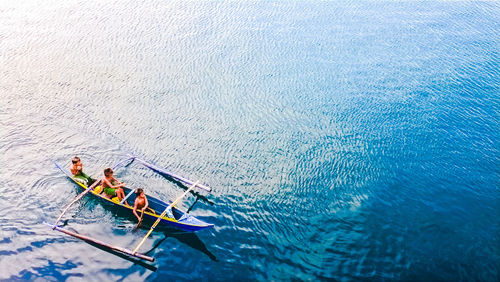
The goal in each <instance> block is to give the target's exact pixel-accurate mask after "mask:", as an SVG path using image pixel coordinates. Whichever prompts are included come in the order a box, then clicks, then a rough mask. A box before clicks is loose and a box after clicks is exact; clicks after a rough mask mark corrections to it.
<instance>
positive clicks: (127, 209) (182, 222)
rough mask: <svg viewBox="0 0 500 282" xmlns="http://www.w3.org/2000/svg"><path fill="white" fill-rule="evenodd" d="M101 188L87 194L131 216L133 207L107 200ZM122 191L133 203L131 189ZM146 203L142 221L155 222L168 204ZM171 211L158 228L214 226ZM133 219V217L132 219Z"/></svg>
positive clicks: (77, 182)
mask: <svg viewBox="0 0 500 282" xmlns="http://www.w3.org/2000/svg"><path fill="white" fill-rule="evenodd" d="M55 165H56V167H57V168H59V169H60V170H61V171H62V172H63V173H64V174H65V175H66V176H67V177H68V178H70V179H71V180H72V181H73V182H75V183H76V184H78V186H80V187H81V188H83V189H84V190H87V189H89V187H87V185H86V184H85V183H82V181H81V179H79V178H75V177H73V175H72V174H71V173H70V172H69V171H68V170H67V169H64V168H62V167H61V166H60V165H59V164H57V163H55ZM100 187H101V186H96V187H95V188H94V189H93V190H91V191H90V193H89V194H92V195H93V196H94V197H96V198H99V199H101V200H103V201H105V202H108V203H111V204H113V205H114V206H115V207H117V208H119V209H120V210H122V211H123V212H124V213H129V214H130V215H133V213H132V211H133V206H128V205H125V204H124V203H120V202H119V201H118V198H117V197H114V198H112V199H109V198H107V197H106V196H104V193H102V189H101V188H100ZM123 191H124V193H125V195H127V201H128V202H129V203H130V204H132V203H134V201H135V197H136V196H135V193H133V189H129V188H126V187H123ZM147 198H148V202H149V207H150V208H151V209H152V210H153V211H154V212H153V211H152V210H149V209H148V210H146V211H145V212H144V221H156V220H157V219H158V218H160V215H161V213H162V211H164V210H165V209H166V208H167V207H168V206H169V204H168V203H165V202H163V201H161V200H159V199H156V198H154V197H151V196H147ZM171 208H172V209H171V210H172V215H173V218H171V217H169V216H167V215H164V216H163V217H161V220H160V221H159V225H160V226H168V227H174V228H178V229H181V230H184V231H198V230H201V229H205V228H209V227H213V226H214V225H213V224H211V223H207V222H204V221H202V220H199V219H197V218H196V217H194V216H192V215H189V214H187V213H184V212H183V211H181V210H179V209H178V208H176V207H175V206H172V207H171ZM134 218H135V217H134Z"/></svg>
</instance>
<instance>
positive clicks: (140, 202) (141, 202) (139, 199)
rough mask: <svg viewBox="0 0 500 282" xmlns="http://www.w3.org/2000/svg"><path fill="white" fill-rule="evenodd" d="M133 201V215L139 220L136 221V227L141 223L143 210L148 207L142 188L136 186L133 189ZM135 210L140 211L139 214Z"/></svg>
mask: <svg viewBox="0 0 500 282" xmlns="http://www.w3.org/2000/svg"><path fill="white" fill-rule="evenodd" d="M135 195H136V198H135V202H134V210H133V212H134V215H135V217H137V220H139V223H137V227H139V226H141V223H142V218H143V216H144V211H145V210H146V209H147V208H148V206H149V203H148V199H147V198H146V195H145V194H144V190H142V188H137V189H136V190H135ZM137 210H140V211H141V216H139V215H138V214H137Z"/></svg>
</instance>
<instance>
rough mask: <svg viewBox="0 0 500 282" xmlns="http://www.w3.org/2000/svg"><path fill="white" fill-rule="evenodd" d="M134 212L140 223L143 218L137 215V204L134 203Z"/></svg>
mask: <svg viewBox="0 0 500 282" xmlns="http://www.w3.org/2000/svg"><path fill="white" fill-rule="evenodd" d="M132 212H133V213H134V215H135V217H137V220H139V222H140V221H141V218H140V217H139V215H138V214H137V202H135V203H134V210H133V211H132Z"/></svg>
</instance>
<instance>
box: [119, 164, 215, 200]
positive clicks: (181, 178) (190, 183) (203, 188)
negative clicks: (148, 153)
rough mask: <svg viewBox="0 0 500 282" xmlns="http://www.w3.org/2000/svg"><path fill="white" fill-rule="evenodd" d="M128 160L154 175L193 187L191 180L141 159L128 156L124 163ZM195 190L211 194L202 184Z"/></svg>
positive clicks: (209, 189) (210, 189)
mask: <svg viewBox="0 0 500 282" xmlns="http://www.w3.org/2000/svg"><path fill="white" fill-rule="evenodd" d="M129 160H135V161H137V162H139V163H140V164H142V165H143V166H145V167H147V168H149V169H151V170H153V171H154V172H156V173H160V174H166V175H168V176H170V177H172V178H173V179H176V180H178V181H180V182H183V183H186V184H188V185H193V184H194V183H195V182H194V181H192V180H189V179H187V178H184V177H182V176H179V175H177V174H174V173H172V172H170V171H167V170H165V169H163V168H160V167H157V166H155V165H154V164H151V163H148V162H146V161H144V160H141V159H139V158H137V157H134V156H132V155H130V157H129V158H128V159H126V160H125V161H129ZM125 161H123V162H125ZM196 188H200V189H202V190H205V191H207V192H212V188H210V187H208V186H206V185H203V184H196Z"/></svg>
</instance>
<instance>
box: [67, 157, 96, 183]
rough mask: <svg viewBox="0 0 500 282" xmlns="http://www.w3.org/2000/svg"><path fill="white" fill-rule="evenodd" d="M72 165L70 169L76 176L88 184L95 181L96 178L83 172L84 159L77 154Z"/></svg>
mask: <svg viewBox="0 0 500 282" xmlns="http://www.w3.org/2000/svg"><path fill="white" fill-rule="evenodd" d="M71 162H72V165H71V167H70V169H69V170H70V171H71V173H72V174H73V176H74V177H75V178H78V179H82V180H83V181H85V183H87V185H92V183H94V181H95V180H94V179H92V178H91V177H90V176H88V175H86V174H85V173H83V164H82V161H81V160H80V158H79V157H77V156H75V157H74V158H73V159H72V160H71Z"/></svg>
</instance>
